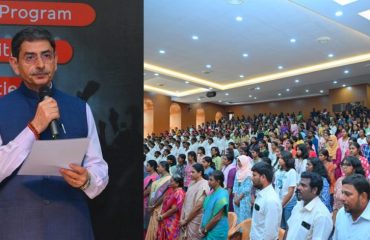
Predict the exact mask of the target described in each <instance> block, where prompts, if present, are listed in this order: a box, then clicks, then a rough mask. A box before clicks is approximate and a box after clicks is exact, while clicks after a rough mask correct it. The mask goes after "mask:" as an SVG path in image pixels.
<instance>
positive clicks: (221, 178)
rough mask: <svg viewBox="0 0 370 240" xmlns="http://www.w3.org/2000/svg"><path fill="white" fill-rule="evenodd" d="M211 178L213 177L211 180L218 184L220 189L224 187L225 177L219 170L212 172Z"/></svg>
mask: <svg viewBox="0 0 370 240" xmlns="http://www.w3.org/2000/svg"><path fill="white" fill-rule="evenodd" d="M211 176H213V178H214V179H215V180H216V181H219V182H220V186H221V187H224V179H225V176H224V174H223V172H221V171H220V170H215V171H213V172H212V174H211Z"/></svg>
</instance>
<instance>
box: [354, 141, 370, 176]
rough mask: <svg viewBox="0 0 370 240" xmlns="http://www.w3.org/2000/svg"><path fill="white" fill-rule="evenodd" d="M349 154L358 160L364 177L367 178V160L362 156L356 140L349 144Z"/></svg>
mask: <svg viewBox="0 0 370 240" xmlns="http://www.w3.org/2000/svg"><path fill="white" fill-rule="evenodd" d="M349 154H350V156H353V157H355V158H357V159H358V160H360V162H361V165H362V168H363V169H364V171H365V177H366V178H367V177H368V176H369V162H368V161H367V159H366V158H365V157H364V156H362V152H361V146H360V144H358V143H357V142H353V143H352V144H351V145H350V146H349Z"/></svg>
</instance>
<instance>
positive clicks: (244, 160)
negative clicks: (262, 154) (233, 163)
mask: <svg viewBox="0 0 370 240" xmlns="http://www.w3.org/2000/svg"><path fill="white" fill-rule="evenodd" d="M252 162H253V160H252V159H251V158H250V157H247V156H245V155H242V156H239V157H238V160H237V166H238V168H237V171H236V177H235V180H234V187H233V194H234V202H233V204H234V211H235V213H236V215H237V217H238V218H237V220H238V222H237V224H239V223H241V222H242V221H244V220H245V219H247V218H251V217H252V211H251V191H252V187H253V183H252V171H251V168H252Z"/></svg>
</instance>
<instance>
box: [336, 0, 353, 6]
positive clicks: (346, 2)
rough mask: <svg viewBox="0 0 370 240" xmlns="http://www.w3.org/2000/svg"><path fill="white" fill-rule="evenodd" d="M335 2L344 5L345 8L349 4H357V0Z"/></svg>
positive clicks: (337, 0) (338, 0)
mask: <svg viewBox="0 0 370 240" xmlns="http://www.w3.org/2000/svg"><path fill="white" fill-rule="evenodd" d="M334 2H336V3H338V4H340V5H342V6H345V5H347V4H350V3H353V2H357V0H334Z"/></svg>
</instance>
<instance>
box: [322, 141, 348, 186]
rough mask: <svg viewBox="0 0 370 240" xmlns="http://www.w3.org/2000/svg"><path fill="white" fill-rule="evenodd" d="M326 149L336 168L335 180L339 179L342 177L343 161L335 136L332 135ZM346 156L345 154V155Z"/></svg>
mask: <svg viewBox="0 0 370 240" xmlns="http://www.w3.org/2000/svg"><path fill="white" fill-rule="evenodd" d="M326 149H327V150H328V152H329V157H330V158H331V160H332V162H333V163H334V164H335V166H336V168H335V171H334V176H335V179H338V178H339V177H340V176H342V171H341V169H340V163H341V159H342V151H341V150H340V147H339V145H338V140H337V137H336V136H335V135H330V136H329V138H328V141H327V144H326ZM343 154H344V153H343Z"/></svg>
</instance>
